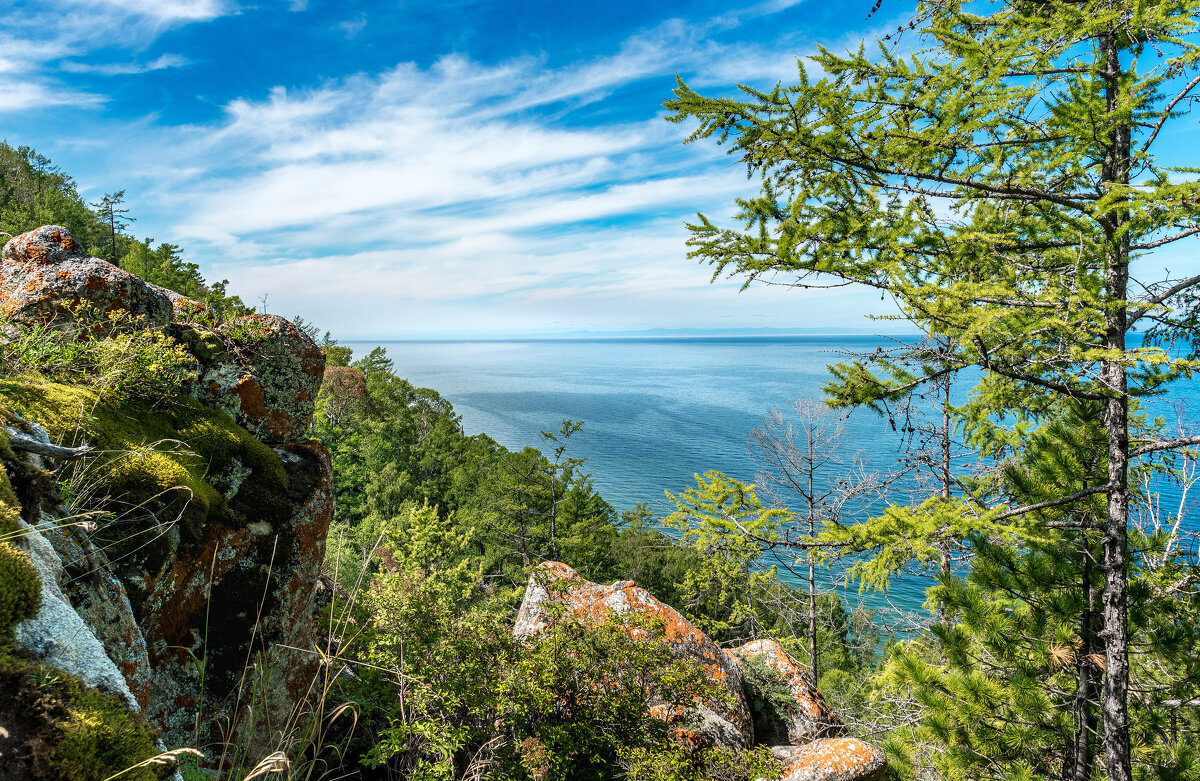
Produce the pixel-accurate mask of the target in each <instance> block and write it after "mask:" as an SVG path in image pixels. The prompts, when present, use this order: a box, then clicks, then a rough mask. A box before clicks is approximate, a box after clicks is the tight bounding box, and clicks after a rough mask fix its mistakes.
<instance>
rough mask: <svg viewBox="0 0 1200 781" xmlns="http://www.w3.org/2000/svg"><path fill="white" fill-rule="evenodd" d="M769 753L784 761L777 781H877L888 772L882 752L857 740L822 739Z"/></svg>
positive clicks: (775, 749)
mask: <svg viewBox="0 0 1200 781" xmlns="http://www.w3.org/2000/svg"><path fill="white" fill-rule="evenodd" d="M789 749H790V750H789ZM771 750H772V752H773V753H774V754H775V756H777V757H779V758H780V759H782V760H783V761H784V765H785V768H784V771H783V776H782V777H781V780H780V781H880V779H882V778H883V776H884V774H885V773H886V772H887V762H886V761H885V759H884V755H883V752H882V751H880V750H879V749H877V748H875V747H874V746H872V745H871V744H869V743H864V742H863V741H861V740H859V739H858V738H821V739H819V740H814V741H812V742H811V743H808V744H807V745H804V746H785V747H778V748H772V749H771Z"/></svg>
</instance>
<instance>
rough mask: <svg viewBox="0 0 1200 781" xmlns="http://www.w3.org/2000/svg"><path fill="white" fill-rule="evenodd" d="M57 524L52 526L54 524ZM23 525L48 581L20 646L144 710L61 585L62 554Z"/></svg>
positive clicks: (24, 541)
mask: <svg viewBox="0 0 1200 781" xmlns="http://www.w3.org/2000/svg"><path fill="white" fill-rule="evenodd" d="M52 523H53V521H48V525H49V524H52ZM20 526H21V531H22V532H23V533H24V534H23V536H22V537H21V538H19V539H20V543H19V544H20V546H21V547H22V548H24V549H25V550H26V551H28V553H29V558H30V560H31V561H33V565H34V567H36V568H37V571H38V574H39V575H40V576H41V579H42V606H41V608H40V609H39V610H38V612H37V615H35V616H34V617H33V618H29V619H26V620H24V621H22V622H21V623H19V624H17V626H16V636H17V643H18V644H19V645H20V646H21V647H22V648H24V649H26V650H27V651H29V652H30V653H32V654H33V655H34V656H35V657H37V658H38V659H39V660H41V661H43V662H45V663H46V664H47V665H49V666H51V667H56V668H58V669H60V670H62V671H63V672H68V673H70V674H71V675H74V676H76V677H77V678H79V679H80V680H82V681H83V682H84V683H86V684H87V685H89V686H92V687H94V688H96V689H100V690H101V691H105V692H108V693H109V694H116V695H118V696H120V697H121V698H122V699H123V700H125V703H126V704H127V705H129V707H130V708H131V709H133V710H135V711H137V710H140V709H141V706H140V705H139V703H138V701H137V698H136V697H134V696H133V692H132V691H130V689H129V685H128V684H127V683H126V682H125V677H124V676H123V675H122V674H121V671H120V670H118V669H117V665H116V664H114V663H113V661H112V659H110V658H109V657H108V653H107V651H106V650H105V648H104V646H103V645H102V644H101V643H100V640H99V639H98V638H97V637H96V634H95V633H94V632H93V631H92V628H91V627H90V626H88V625H87V622H85V621H84V620H83V617H82V616H80V615H79V613H78V612H77V611H76V610H75V607H74V606H73V605H72V604H71V601H70V600H69V599H67V596H66V595H65V594H64V593H63V591H62V588H61V586H60V583H61V581H62V580H65V577H64V572H63V568H62V560H61V559H59V557H58V553H57V552H55V550H54V548H53V547H52V546H51V545H50V542H49V541H48V540H46V538H45V537H43V536H42V534H41V533H40V532H38V531H37V530H35V529H34V528H33V527H32V526H30V525H29V524H27V523H25V522H24V521H21V522H20ZM127 604H128V603H127Z"/></svg>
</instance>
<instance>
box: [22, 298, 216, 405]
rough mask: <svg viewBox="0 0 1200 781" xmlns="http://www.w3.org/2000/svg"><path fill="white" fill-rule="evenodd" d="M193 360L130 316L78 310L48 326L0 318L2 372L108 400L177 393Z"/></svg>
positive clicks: (158, 330)
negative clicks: (90, 392)
mask: <svg viewBox="0 0 1200 781" xmlns="http://www.w3.org/2000/svg"><path fill="white" fill-rule="evenodd" d="M193 363H194V359H193V358H192V356H190V355H189V354H188V352H187V350H186V349H184V347H183V346H182V345H180V344H178V343H177V342H176V341H175V340H174V339H172V338H171V337H170V336H168V335H167V334H166V333H165V332H164V330H163V329H162V328H159V327H150V326H147V325H146V323H145V320H144V318H140V317H134V316H132V315H130V314H129V313H128V312H122V311H114V312H109V313H106V314H97V313H95V312H93V311H90V310H88V309H87V308H86V307H77V308H75V309H74V310H73V311H72V312H71V314H70V317H63V318H58V319H56V320H52V321H50V322H46V323H38V322H34V323H13V322H11V321H9V320H6V319H5V318H3V317H0V369H3V373H5V374H9V375H25V376H30V377H36V378H40V379H44V380H49V381H53V382H64V383H67V384H71V385H85V386H89V387H92V388H95V389H97V390H98V391H99V392H100V395H101V396H102V397H105V398H115V399H118V400H120V399H127V398H154V397H156V396H159V395H162V394H164V393H169V392H172V391H174V390H177V389H178V388H179V386H180V384H181V383H182V382H183V380H184V379H185V378H187V377H188V375H189V372H190V371H191V370H192V365H193Z"/></svg>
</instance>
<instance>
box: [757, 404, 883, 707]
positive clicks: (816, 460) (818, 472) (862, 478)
mask: <svg viewBox="0 0 1200 781" xmlns="http://www.w3.org/2000/svg"><path fill="white" fill-rule="evenodd" d="M845 433H846V432H845V426H844V425H843V423H842V420H841V413H839V412H838V411H836V410H833V409H831V408H830V407H829V406H828V405H827V404H825V403H823V402H821V401H818V400H816V399H810V398H805V397H803V396H801V397H798V398H796V399H793V401H792V409H791V411H790V412H788V413H786V414H785V413H784V412H782V411H781V410H778V409H772V410H771V411H770V412H768V413H767V415H766V417H765V418H763V422H762V423H761V424H760V425H758V426H756V427H755V428H754V429H752V430H751V431H750V438H749V440H748V441H747V443H746V446H747V449H748V450H749V451H750V458H751V459H752V460H753V461H754V464H755V466H756V467H757V472H756V475H755V480H756V484H757V485H758V486H759V487H760V488H761V489H762V490H763V492H764V494H765V495H766V496H768V497H769V498H771V499H772V500H773V501H774V503H775V504H776V505H777V506H786V507H787V508H788V510H789V515H787V516H785V517H786V518H787V522H785V523H781V529H780V532H781V534H782V538H783V539H782V540H774V539H773V540H771V541H770V542H769V543H767V544H766V545H764V546H763V547H764V552H767V551H771V552H774V553H775V554H776V555H777V556H778V555H779V554H780V553H781V552H785V551H787V550H788V545H787V543H788V541H789V539H790V537H791V532H793V531H795V532H797V535H796V536H797V537H801V538H805V537H806V538H808V539H811V538H813V537H814V536H816V533H817V532H819V531H820V530H821V529H822V528H823V527H825V526H827V525H830V524H839V523H842V522H844V519H845V517H846V516H849V515H851V514H853V513H855V512H862V511H864V510H865V509H867V508H869V507H871V506H872V505H873V504H874V503H875V502H877V501H878V500H879V499H880V498H881V497H882V496H883V494H884V492H885V490H886V488H887V485H888V483H889V482H890V478H892V477H894V476H890V475H888V476H885V475H883V474H880V473H878V472H872V471H870V470H868V469H867V466H866V464H865V463H864V462H863V461H862V459H861V454H856V453H850V452H847V451H848V444H847V442H846V441H845ZM796 553H797V555H796V556H795V558H794V560H793V561H791V562H787V563H785V566H786V567H787V568H788V569H789V571H791V572H792V573H793V574H795V575H797V576H799V577H800V578H802V579H803V581H804V583H805V587H806V588H807V590H808V594H807V597H806V601H807V603H808V608H807V622H808V628H807V633H806V634H807V637H808V659H809V672H810V674H811V675H812V679H813V682H814V683H816V682H817V681H818V680H820V677H821V672H822V668H821V665H820V663H819V652H818V632H817V618H818V597H819V596H820V594H821V590H822V589H821V585H820V584H819V583H818V581H817V572H816V570H817V561H816V557H815V555H814V550H813V549H812V548H800V549H799V550H798V551H797V552H796ZM796 564H799V565H802V566H803V567H805V568H806V570H807V571H806V572H804V573H797V572H795V570H794V569H792V567H793V565H796Z"/></svg>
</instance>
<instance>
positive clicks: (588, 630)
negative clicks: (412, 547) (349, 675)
mask: <svg viewBox="0 0 1200 781" xmlns="http://www.w3.org/2000/svg"><path fill="white" fill-rule="evenodd" d="M402 557H403V552H400V551H397V555H396V557H395V558H394V559H390V560H389V559H388V558H385V561H386V562H387V568H388V572H386V573H385V574H383V575H381V576H380V577H379V578H378V580H377V581H376V583H375V584H374V585H373V587H372V588H371V589H370V590H369V592H368V593H367V594H366V595H365V604H366V606H367V610H368V614H369V616H370V625H369V627H370V628H369V629H368V647H369V657H368V658H369V661H370V662H371V664H372V665H373V666H372V667H371V668H369V669H367V670H364V671H363V672H362V673H361V674H362V683H361V684H360V694H359V696H360V698H362V699H369V700H370V701H372V702H375V703H379V705H378V707H382V708H386V709H387V711H388V713H389V714H390V720H389V723H388V725H387V727H386V728H384V729H383V730H382V732H381V734H379V735H378V736H377V737H375V738H373V739H372V741H371V743H372V746H371V748H370V751H369V752H368V755H367V757H366V760H367V762H368V763H369V764H371V765H385V764H386V765H387V766H388V767H389V768H391V769H392V770H393V771H395V772H400V773H403V775H404V777H407V778H414V779H453V778H462V777H464V775H465V774H466V773H467V771H468V768H470V767H472V764H473V763H482V765H478V766H480V767H484V768H487V770H488V772H489V777H491V778H497V779H530V778H533V779H537V778H594V779H606V778H614V779H615V778H623V777H632V776H633V775H634V773H632V772H630V773H629V774H628V775H627V773H626V771H625V770H623V769H622V768H623V767H626V766H629V765H633V766H636V767H639V768H642V771H639V772H638V774H637V777H645V776H644V775H642V773H644V771H645V769H646V768H648V767H651V766H660V765H663V764H669V763H670V762H672V761H676V760H679V761H680V762H681V765H680V768H679V770H678V772H677V773H676V775H675V776H673V777H677V778H701V777H705V776H702V775H698V774H697V772H696V766H697V762H698V760H697V759H696V758H695V757H692V758H691V759H690V760H689V759H688V757H687V756H685V754H686V753H687V752H680V751H679V750H678V749H677V748H675V747H674V746H673V745H672V744H671V743H670V741H669V740H668V729H669V728H668V725H667V723H666V722H664V721H662V720H661V719H659V718H657V717H655V716H653V715H652V714H651V711H650V707H651V706H652V705H657V706H661V707H666V708H668V709H669V708H673V707H683V706H686V705H688V704H690V703H691V702H693V701H694V699H695V698H697V697H704V698H713V697H720V696H721V693H722V690H720V688H719V686H717V685H716V684H714V683H712V682H708V681H705V680H704V678H703V674H702V672H701V670H700V669H699V668H698V667H696V666H694V665H692V664H690V663H687V662H685V661H681V660H679V659H677V658H676V657H675V656H674V654H673V653H672V651H671V649H670V647H669V646H668V645H667V644H665V643H663V642H661V640H660V638H661V635H662V631H663V628H662V626H661V625H657V624H654V623H653V622H634V624H633V625H630V624H628V623H624V622H622V621H620V620H618V619H617V618H616V617H615V616H614V617H610V619H609V620H606V621H604V622H602V623H601V624H600V625H599V626H595V627H589V626H584V625H581V624H579V623H577V622H575V621H571V620H566V619H562V618H559V619H557V620H553V621H551V623H550V625H549V626H548V628H547V630H546V631H545V632H544V633H542V634H539V635H537V636H534V637H532V638H530V639H528V640H526V641H524V642H518V641H517V640H516V639H514V637H513V635H512V626H511V614H510V613H509V612H508V610H506V609H505V608H504V606H503V604H502V603H500V602H497V601H496V600H495V599H487V598H483V595H481V594H478V593H476V594H474V595H473V596H474V598H473V599H472V598H470V597H469V596H468V597H464V595H463V593H462V589H461V583H462V582H461V581H457V582H456V581H455V579H454V577H453V575H452V574H451V576H450V577H446V574H447V573H443V572H438V571H432V572H429V573H426V572H424V571H423V570H422V568H421V567H413V568H407V569H400V568H398V566H397V562H398V561H399V560H400V559H401V558H402ZM389 679H390V680H392V681H393V683H392V684H390V685H388V684H387V683H386V682H387V681H388V680H389ZM393 686H394V687H396V688H397V690H398V697H397V694H389V693H388V692H389V691H390V690H391V687H393ZM372 691H374V692H378V693H377V694H374V695H372V694H371V692H372ZM718 753H719V752H718ZM720 759H721V761H724V762H725V764H728V765H731V766H732V765H735V764H737V762H735V760H734V759H733V758H731V757H723V758H720ZM756 759H757V760H759V761H761V759H762V758H761V757H756ZM683 760H687V761H686V762H684V761H683ZM709 761H711V762H713V763H717V762H718V758H717V757H716V754H714V755H713V757H711V758H710V759H706V760H704V761H699V765H700V766H704V765H705V763H706V762H709ZM738 761H741V760H738ZM747 761H749V758H747ZM687 768H691V769H692V772H691V773H690V774H688V773H685V772H683V771H684V770H685V769H687ZM748 772H749V771H744V773H748ZM728 777H730V778H734V777H737V778H741V777H744V775H742V776H738V775H731V776H728Z"/></svg>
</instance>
